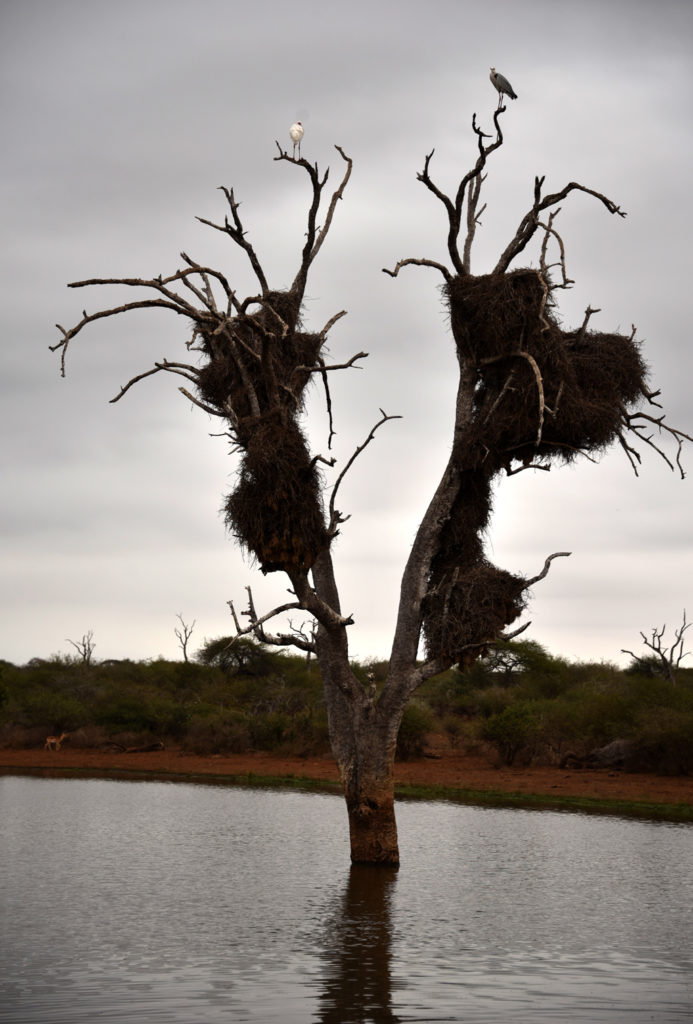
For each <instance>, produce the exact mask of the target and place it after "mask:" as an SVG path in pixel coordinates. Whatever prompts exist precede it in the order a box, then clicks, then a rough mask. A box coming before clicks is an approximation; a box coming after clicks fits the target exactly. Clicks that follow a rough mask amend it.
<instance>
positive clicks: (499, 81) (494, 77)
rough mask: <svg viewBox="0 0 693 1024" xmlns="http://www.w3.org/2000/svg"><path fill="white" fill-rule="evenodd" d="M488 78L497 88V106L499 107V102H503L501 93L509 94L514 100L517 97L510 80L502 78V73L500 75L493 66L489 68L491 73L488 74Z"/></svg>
mask: <svg viewBox="0 0 693 1024" xmlns="http://www.w3.org/2000/svg"><path fill="white" fill-rule="evenodd" d="M489 78H490V79H491V82H492V83H493V85H494V86H495V87H496V89H497V90H498V106H499V107H500V105H501V103H502V102H503V93H505V94H506V95H507V96H509V97H510V99H511V100H516V99H517V96H516V94H515V91H514V89H513V87H512V85H511V84H510V82H509V81H508V79H507V78H504V77H503V75H501V74H500V73H499V72H498V71H496V69H495V68H491V74H490V75H489Z"/></svg>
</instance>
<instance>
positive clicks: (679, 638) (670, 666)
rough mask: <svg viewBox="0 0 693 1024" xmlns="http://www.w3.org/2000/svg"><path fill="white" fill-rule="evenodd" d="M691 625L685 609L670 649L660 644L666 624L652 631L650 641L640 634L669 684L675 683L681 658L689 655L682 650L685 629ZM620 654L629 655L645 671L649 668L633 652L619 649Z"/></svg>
mask: <svg viewBox="0 0 693 1024" xmlns="http://www.w3.org/2000/svg"><path fill="white" fill-rule="evenodd" d="M691 625H693V623H690V622H687V621H686V609H685V608H684V610H683V623H682V624H681V626H679V628H678V629H677V630H675V631H674V643H673V644H672V645H671V647H670V648H669V647H665V646H664V645H663V643H662V640H663V639H664V633H665V632H666V628H667V627H666V623H665V624H664V625H663V626H662V628H661V629H660V630H657V629H653V630H652V638H651V639H650V640H648V639H647V637H646V636H645V634H644V633H643V632H641V633H640V636H641V637H642V641H643V643H644V645H645V647H647V648H649V649H650V650H651V651H652V652H653V654H654V655H656V656H657V658H659V662H660V666H661V671H662V675H663V676H664V678H665V679H668V680H669V682H671V683H674V682H676V673H677V671H678V669H679V666H680V665H681V661H682V660H683V658H687V657H688V656H689V654H690V653H691V652H690V651H684V649H683V640H684V633H685V632H686V630H687V629H689V628H690V626H691ZM621 653H622V654H630V656H631V657H632V658H633V659H634V660H635V662H636V663H637V664H638V665H640V666H641V667H642V668H644V669H646V670H647V669H648V667H649V666H648V665H647V662H646V660H645V658H643V657H641V656H639V655H637V654H634V653H633V651H629V650H626V649H625V648H623V647H622V648H621Z"/></svg>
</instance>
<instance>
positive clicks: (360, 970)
mask: <svg viewBox="0 0 693 1024" xmlns="http://www.w3.org/2000/svg"><path fill="white" fill-rule="evenodd" d="M396 880H397V871H396V870H395V869H393V868H385V867H368V866H358V867H355V866H354V867H352V868H351V869H350V870H349V879H348V881H347V884H346V888H345V890H344V895H343V896H342V897H341V899H340V900H339V901H338V903H337V906H336V909H335V913H334V914H332V915H331V916H329V917H327V919H326V921H325V929H324V946H323V953H322V957H323V963H324V966H325V970H324V976H323V981H322V992H321V995H320V1000H319V1008H318V1019H319V1020H320V1021H321V1022H322V1024H345V1021H347V1020H349V1021H351V1020H354V1021H369V1020H377V1021H393V1022H394V1021H399V1020H400V1018H399V1017H397V1016H396V1015H395V1014H394V1013H393V1011H392V979H391V970H392V950H391V943H392V916H393V915H392V905H391V901H392V896H393V893H394V886H395V883H396Z"/></svg>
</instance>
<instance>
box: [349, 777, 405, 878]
mask: <svg viewBox="0 0 693 1024" xmlns="http://www.w3.org/2000/svg"><path fill="white" fill-rule="evenodd" d="M347 809H348V812H349V837H350V841H351V862H352V864H389V865H391V866H393V867H394V866H397V865H399V846H398V844H397V823H396V821H395V802H394V799H393V797H392V795H390V794H386V793H383V794H382V795H381V794H378V793H374V794H373V795H372V796H369V798H368V799H361V800H360V801H357V802H355V803H352V802H350V801H349V799H348V798H347Z"/></svg>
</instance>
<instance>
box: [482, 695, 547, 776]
mask: <svg viewBox="0 0 693 1024" xmlns="http://www.w3.org/2000/svg"><path fill="white" fill-rule="evenodd" d="M541 732H542V730H541V716H540V711H539V707H538V705H537V703H536V702H530V701H528V702H522V703H516V704H511V705H509V706H508V707H507V708H505V710H504V711H501V712H500V713H499V714H497V715H492V717H491V718H489V719H488V720H487V721H486V722H484V724H483V726H482V729H481V735H482V737H483V739H485V740H487V741H488V742H489V743H492V744H493V745H494V747H495V748H496V750H497V751H498V754H499V755H500V758H501V761H502V762H503V764H507V765H511V764H513V763H514V761H515V759H516V758H517V757H518V755H520V754H521V755H522V756H523V759H525V760H531V757H532V756H533V754H534V753H535V752H536V749H537V746H538V745H539V741H540V738H541Z"/></svg>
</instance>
